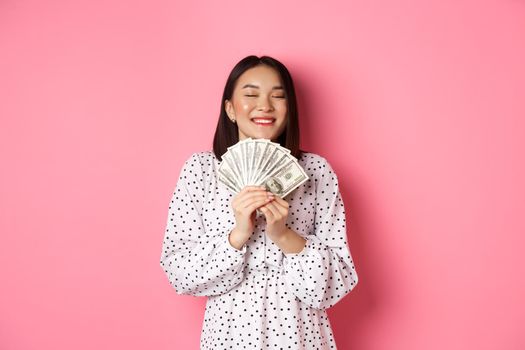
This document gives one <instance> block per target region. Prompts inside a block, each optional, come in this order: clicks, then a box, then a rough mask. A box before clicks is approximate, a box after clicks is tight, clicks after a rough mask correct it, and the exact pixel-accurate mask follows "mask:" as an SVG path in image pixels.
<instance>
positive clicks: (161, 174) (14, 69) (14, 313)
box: [0, 0, 525, 350]
mask: <svg viewBox="0 0 525 350" xmlns="http://www.w3.org/2000/svg"><path fill="white" fill-rule="evenodd" d="M524 43H525V3H524V2H523V1H509V0H507V1H505V0H504V1H483V2H480V1H452V0H434V1H426V2H417V1H406V0H405V1H383V2H370V1H339V2H334V3H329V2H324V3H322V4H321V3H319V2H314V1H312V2H310V3H305V2H303V1H287V2H282V1H266V2H246V1H230V2H218V1H217V2H213V3H212V2H211V1H210V2H209V3H208V4H206V5H204V4H200V3H198V2H191V1H185V2H182V1H179V2H174V1H141V2H138V1H131V2H130V1H129V0H126V1H124V0H120V1H114V0H111V1H93V0H90V1H88V0H84V1H64V0H62V1H60V0H55V1H28V0H17V1H15V0H3V1H2V2H0V116H1V127H0V152H1V153H0V154H1V160H2V169H3V170H2V173H1V181H0V232H1V242H0V277H1V282H0V290H1V291H0V295H1V296H0V349H2V350H15V349H16V350H19V349H24V350H25V349H80V350H82V349H102V348H104V349H110V348H113V349H146V348H151V349H197V348H198V341H199V334H200V329H201V323H202V319H203V314H204V305H205V299H204V298H195V297H189V296H179V295H177V294H175V291H174V290H173V289H172V288H171V287H170V286H169V284H168V281H167V279H166V277H165V276H164V274H163V272H162V270H161V268H160V265H159V263H158V261H159V258H160V249H161V243H162V238H163V234H164V228H165V221H166V217H167V207H168V203H169V198H170V196H171V191H172V190H173V189H174V186H175V182H176V178H177V176H178V173H179V171H180V167H181V166H182V163H183V161H184V160H185V159H186V158H187V157H188V156H189V154H191V152H194V151H198V150H204V149H208V148H209V147H210V145H211V139H212V136H213V132H214V126H215V123H216V119H217V116H218V112H219V105H220V96H221V94H222V88H223V86H224V83H225V79H226V76H227V74H228V73H229V71H230V70H231V68H232V67H233V65H234V64H235V63H236V62H237V61H238V60H239V59H240V58H242V57H244V56H245V55H248V54H256V55H262V54H268V55H270V56H274V57H276V58H278V59H280V60H282V61H283V63H285V64H286V65H287V66H288V67H289V69H290V70H291V72H292V75H293V76H294V79H295V83H296V87H297V93H298V96H299V104H300V111H301V118H302V119H301V122H302V127H303V129H302V136H303V147H304V148H306V149H308V150H311V151H314V152H316V153H319V154H321V155H323V156H325V157H326V158H327V159H328V160H329V161H330V162H331V163H332V165H333V167H334V169H335V170H336V172H337V173H338V174H339V177H340V179H341V180H340V181H341V188H342V191H343V198H344V200H345V204H346V206H347V207H348V221H349V224H350V229H349V232H348V237H349V243H350V246H351V250H352V254H353V256H354V259H355V264H356V269H357V271H358V273H359V278H360V280H359V285H358V287H357V288H356V289H355V290H354V291H353V292H352V293H351V294H350V295H349V296H347V297H346V298H345V299H343V301H341V302H340V303H339V304H337V305H336V306H335V307H333V308H332V309H330V310H329V315H330V318H331V321H332V324H333V328H334V332H335V336H336V340H337V343H338V346H339V348H340V349H359V350H367V349H369V350H382V349H405V350H412V349H414V350H415V349H431V350H432V349H477V350H483V349H513V350H514V349H515V350H517V349H524V348H525V336H524V335H523V334H524V333H523V324H524V322H525V305H524V304H525V297H524V296H525V282H524V280H523V276H524V275H525V258H524V255H525V254H523V247H524V243H525V238H524V233H525V223H524V221H523V209H524V208H525V165H524V161H523V159H525V157H524V156H525V154H524V153H525V152H524V150H525V119H524V117H525V102H524V101H525V85H524V84H525V83H524V82H525V64H524V62H525V45H524ZM520 214H521V215H522V216H521V217H520Z"/></svg>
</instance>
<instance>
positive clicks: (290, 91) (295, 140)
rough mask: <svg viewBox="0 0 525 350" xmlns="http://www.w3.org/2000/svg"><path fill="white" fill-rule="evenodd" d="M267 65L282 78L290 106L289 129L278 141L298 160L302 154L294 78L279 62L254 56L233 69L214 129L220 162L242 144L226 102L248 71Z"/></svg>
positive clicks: (266, 57) (270, 58) (214, 151)
mask: <svg viewBox="0 0 525 350" xmlns="http://www.w3.org/2000/svg"><path fill="white" fill-rule="evenodd" d="M261 64H264V65H266V66H269V67H271V68H274V69H275V70H276V71H277V72H278V73H279V75H280V76H281V80H282V83H283V88H284V92H285V96H286V103H287V112H286V113H287V118H286V127H285V129H284V130H283V132H282V133H281V135H279V137H278V138H277V142H278V143H279V144H280V145H281V146H283V147H286V148H288V149H289V150H290V154H291V155H293V156H294V157H296V158H297V159H299V157H300V156H301V154H302V152H304V151H301V150H300V149H299V116H298V111H297V100H296V97H295V89H294V85H293V80H292V76H291V75H290V72H288V69H286V67H285V66H284V65H283V64H282V63H281V62H279V61H278V60H276V59H275V58H272V57H269V56H261V57H260V58H259V57H257V56H254V55H251V56H246V57H245V58H243V59H242V60H240V61H239V63H237V64H236V65H235V67H233V69H232V71H231V73H230V75H229V76H228V80H227V81H226V86H225V87H224V92H223V94H222V100H221V111H220V114H219V121H218V122H217V128H216V129H215V136H214V137H213V153H214V154H215V157H217V159H219V160H222V155H223V154H224V153H226V151H227V150H228V147H230V146H232V145H234V144H236V143H237V142H239V130H238V126H237V123H232V122H231V120H230V119H229V118H228V115H227V114H226V108H225V101H226V100H231V98H232V95H233V90H234V87H235V83H236V82H237V79H239V77H240V76H241V75H242V74H243V73H244V72H245V71H246V70H248V69H250V68H253V67H255V66H258V65H261Z"/></svg>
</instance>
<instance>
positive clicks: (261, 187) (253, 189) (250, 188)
mask: <svg viewBox="0 0 525 350" xmlns="http://www.w3.org/2000/svg"><path fill="white" fill-rule="evenodd" d="M265 188H266V187H264V186H251V185H250V186H245V187H243V189H242V190H241V191H240V192H239V193H245V192H250V191H257V190H264V189H265Z"/></svg>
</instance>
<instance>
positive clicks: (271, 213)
mask: <svg viewBox="0 0 525 350" xmlns="http://www.w3.org/2000/svg"><path fill="white" fill-rule="evenodd" d="M288 208H289V205H288V202H287V201H285V200H284V199H282V198H280V197H279V196H275V199H274V200H273V201H271V202H269V203H267V204H265V205H263V206H262V207H261V208H260V210H261V211H262V212H263V214H264V216H265V217H266V234H267V235H268V236H269V237H270V238H271V239H272V240H273V241H278V240H280V238H282V237H283V236H284V235H285V234H286V233H287V232H288V228H287V227H286V220H287V219H288Z"/></svg>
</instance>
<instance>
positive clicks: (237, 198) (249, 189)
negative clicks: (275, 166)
mask: <svg viewBox="0 0 525 350" xmlns="http://www.w3.org/2000/svg"><path fill="white" fill-rule="evenodd" d="M256 192H261V193H262V192H264V188H263V187H259V186H246V187H244V188H243V189H242V190H241V191H240V192H239V193H237V195H236V196H235V197H234V198H233V200H232V205H235V204H236V203H237V202H242V201H243V200H244V198H245V196H246V195H250V194H251V193H256Z"/></svg>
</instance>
